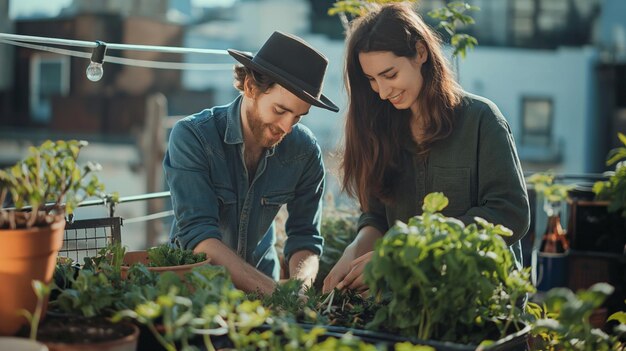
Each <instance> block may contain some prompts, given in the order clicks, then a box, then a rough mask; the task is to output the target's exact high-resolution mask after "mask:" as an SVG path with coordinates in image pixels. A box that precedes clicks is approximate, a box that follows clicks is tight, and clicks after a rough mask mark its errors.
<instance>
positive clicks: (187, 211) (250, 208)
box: [163, 32, 339, 294]
mask: <svg viewBox="0 0 626 351" xmlns="http://www.w3.org/2000/svg"><path fill="white" fill-rule="evenodd" d="M228 52H229V53H230V55H231V56H233V57H234V58H235V59H236V60H237V61H239V62H240V63H241V65H237V66H236V67H235V87H236V88H237V89H238V90H240V91H241V95H240V96H239V97H238V98H237V99H235V100H234V101H233V102H232V103H230V104H229V105H226V106H218V107H214V108H212V109H207V110H204V111H202V112H199V113H197V114H195V115H192V116H189V117H187V118H184V119H182V120H180V121H179V122H178V123H176V125H175V126H174V128H173V130H172V133H171V136H170V143H169V146H168V150H167V153H166V155H165V159H164V161H163V167H164V169H165V175H166V178H167V182H168V184H169V186H170V190H171V194H172V205H173V207H174V213H175V217H176V218H175V221H174V223H173V226H172V231H171V233H170V239H171V241H172V242H173V243H175V244H177V245H178V246H180V247H182V248H185V249H193V250H194V251H195V252H204V253H206V254H207V256H208V257H209V258H210V259H211V262H212V263H213V264H216V265H222V266H224V267H226V269H227V270H228V271H229V273H230V275H231V277H232V279H233V282H234V283H235V286H236V287H238V288H240V289H242V290H244V291H260V292H261V293H265V294H267V293H271V292H272V291H273V290H274V288H275V285H276V282H275V281H276V280H278V278H279V275H280V265H279V262H278V256H277V253H276V250H275V249H274V243H275V241H276V239H275V234H274V226H273V221H274V218H275V216H276V214H277V212H278V210H279V208H280V207H281V206H282V205H284V204H286V205H287V210H288V212H289V218H288V220H287V223H286V225H285V229H286V232H287V240H286V243H285V249H284V254H285V259H286V262H288V269H289V276H290V278H297V279H301V280H303V281H304V282H305V284H311V282H312V281H313V280H314V279H315V276H316V275H317V270H318V266H319V255H320V254H321V252H322V244H323V239H322V237H321V236H320V232H319V231H320V221H321V213H322V192H323V187H324V165H323V163H322V154H321V150H320V147H319V145H318V144H317V141H316V140H315V138H314V137H313V134H312V133H311V132H310V131H309V130H308V129H307V128H306V127H304V126H302V125H299V124H298V122H299V121H300V119H301V118H302V117H303V116H304V115H306V114H307V113H308V112H309V109H310V107H311V105H314V106H317V107H321V108H325V109H328V110H331V111H334V112H337V111H338V110H339V109H338V108H337V106H336V105H335V104H334V103H333V102H332V101H330V100H329V99H328V98H326V97H325V96H324V95H323V94H322V92H321V88H322V85H323V81H324V74H325V72H326V67H327V65H328V60H327V59H326V58H325V57H324V56H323V55H322V54H320V53H319V52H317V51H316V50H315V49H313V48H312V47H311V46H309V45H308V44H307V43H306V42H304V41H303V40H302V39H300V38H297V37H295V36H291V35H288V34H284V33H280V32H274V33H273V34H272V35H271V36H270V38H269V39H268V40H267V42H265V44H264V45H263V47H262V48H261V49H260V50H259V52H258V53H257V54H256V55H255V56H254V57H253V56H250V55H248V54H246V53H244V52H240V51H237V50H228Z"/></svg>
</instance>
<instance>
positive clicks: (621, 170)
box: [593, 133, 626, 217]
mask: <svg viewBox="0 0 626 351" xmlns="http://www.w3.org/2000/svg"><path fill="white" fill-rule="evenodd" d="M617 136H618V138H619V140H620V141H621V142H622V144H624V146H622V147H618V148H615V149H612V150H611V151H609V153H608V155H607V161H606V165H607V166H611V165H614V164H616V166H615V172H613V174H612V175H611V176H610V177H609V180H608V181H599V182H596V183H595V184H594V185H593V192H594V193H595V194H596V199H597V200H606V201H609V207H608V210H609V212H617V211H622V217H626V166H625V165H624V163H623V162H619V161H620V160H623V159H624V158H626V135H624V134H622V133H618V134H617Z"/></svg>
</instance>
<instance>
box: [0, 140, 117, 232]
mask: <svg viewBox="0 0 626 351" xmlns="http://www.w3.org/2000/svg"><path fill="white" fill-rule="evenodd" d="M86 145H87V142H86V141H77V140H70V141H63V140H59V141H56V142H53V141H50V140H48V141H46V142H44V143H43V144H41V146H39V147H30V148H29V150H28V156H27V157H26V158H25V159H23V160H22V161H20V162H18V163H17V164H16V165H14V166H12V167H10V168H7V169H5V170H0V204H4V202H5V199H6V198H7V196H8V195H9V194H10V195H11V200H12V201H13V203H14V204H15V209H17V210H19V209H22V208H24V207H26V206H30V208H31V212H24V213H22V215H20V216H18V215H16V211H15V210H11V209H1V210H0V228H12V229H15V228H18V227H19V228H23V227H25V228H30V227H33V226H45V225H48V224H50V223H51V222H52V221H54V216H62V215H64V214H68V215H69V214H71V213H72V212H73V210H74V208H75V207H76V206H77V205H78V204H79V203H80V202H81V201H83V200H84V199H85V198H87V197H89V196H94V195H100V194H101V193H102V191H103V190H104V186H103V185H102V183H100V181H98V178H97V177H96V176H95V175H92V177H90V178H89V179H87V177H88V175H89V174H90V173H92V172H94V171H97V170H100V168H101V167H100V165H98V164H95V163H91V162H88V163H87V164H86V165H84V166H83V167H80V166H79V165H78V164H77V162H76V161H77V159H78V155H79V153H80V150H81V149H82V148H83V147H84V146H86Z"/></svg>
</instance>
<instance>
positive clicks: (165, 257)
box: [148, 244, 206, 267]
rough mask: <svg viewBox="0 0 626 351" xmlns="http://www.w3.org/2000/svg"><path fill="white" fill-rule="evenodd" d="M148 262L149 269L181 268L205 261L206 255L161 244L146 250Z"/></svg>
mask: <svg viewBox="0 0 626 351" xmlns="http://www.w3.org/2000/svg"><path fill="white" fill-rule="evenodd" d="M148 261H149V262H150V267H169V266H181V265H185V264H194V263H198V262H203V261H206V254H205V253H197V254H196V253H194V252H193V251H191V250H183V249H180V248H175V247H171V246H169V245H168V244H163V245H159V246H156V247H153V248H150V249H148Z"/></svg>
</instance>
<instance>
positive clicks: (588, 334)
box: [531, 283, 626, 351]
mask: <svg viewBox="0 0 626 351" xmlns="http://www.w3.org/2000/svg"><path fill="white" fill-rule="evenodd" d="M613 291H614V289H613V287H612V286H610V285H608V284H606V283H598V284H595V285H593V286H592V287H590V288H589V289H588V290H581V291H578V292H577V293H576V294H574V293H573V292H572V291H571V290H569V289H567V288H554V289H551V290H550V291H548V292H547V293H546V298H545V302H544V307H543V308H541V307H539V306H538V305H536V304H534V305H533V306H531V316H532V317H533V319H532V320H531V324H532V326H533V327H532V331H531V333H532V334H533V335H534V336H537V337H538V338H539V339H538V340H540V341H541V342H542V345H537V346H538V348H539V349H544V350H563V351H592V350H593V351H596V350H597V351H609V350H623V348H624V345H623V344H621V343H620V342H619V337H620V334H621V333H623V332H624V330H626V324H625V322H626V318H624V312H617V313H615V314H613V315H611V317H609V320H616V321H618V322H619V323H620V325H619V326H617V327H616V328H615V330H616V335H609V334H607V333H605V332H604V331H602V330H600V329H597V328H593V327H592V326H591V322H590V320H589V318H590V317H591V314H592V312H593V310H594V309H596V308H598V307H600V306H601V305H602V304H603V303H604V301H605V300H606V298H607V297H608V296H609V295H611V294H612V293H613Z"/></svg>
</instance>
